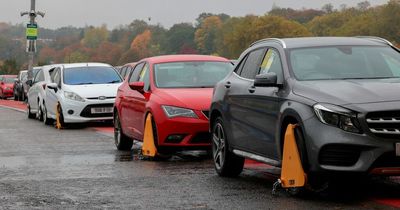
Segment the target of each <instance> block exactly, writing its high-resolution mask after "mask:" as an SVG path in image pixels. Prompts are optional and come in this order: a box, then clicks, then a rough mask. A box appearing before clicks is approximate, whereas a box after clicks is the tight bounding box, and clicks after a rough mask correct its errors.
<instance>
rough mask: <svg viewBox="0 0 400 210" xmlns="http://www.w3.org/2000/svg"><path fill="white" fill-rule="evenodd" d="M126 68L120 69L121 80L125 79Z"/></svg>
mask: <svg viewBox="0 0 400 210" xmlns="http://www.w3.org/2000/svg"><path fill="white" fill-rule="evenodd" d="M127 68H128V67H123V68H122V70H121V77H122V78H123V79H125V77H126V69H127Z"/></svg>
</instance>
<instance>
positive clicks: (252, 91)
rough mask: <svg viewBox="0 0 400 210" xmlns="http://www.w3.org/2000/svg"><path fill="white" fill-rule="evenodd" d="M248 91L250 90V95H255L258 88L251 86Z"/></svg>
mask: <svg viewBox="0 0 400 210" xmlns="http://www.w3.org/2000/svg"><path fill="white" fill-rule="evenodd" d="M248 90H249V92H250V93H254V92H256V87H254V86H251V87H249V89H248Z"/></svg>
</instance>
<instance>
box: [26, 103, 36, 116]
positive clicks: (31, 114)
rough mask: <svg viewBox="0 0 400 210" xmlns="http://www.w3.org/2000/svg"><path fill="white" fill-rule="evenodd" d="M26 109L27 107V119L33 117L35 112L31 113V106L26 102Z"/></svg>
mask: <svg viewBox="0 0 400 210" xmlns="http://www.w3.org/2000/svg"><path fill="white" fill-rule="evenodd" d="M27 109H28V110H27V111H26V113H27V115H28V119H35V117H36V114H33V113H32V112H31V106H29V103H28V106H27Z"/></svg>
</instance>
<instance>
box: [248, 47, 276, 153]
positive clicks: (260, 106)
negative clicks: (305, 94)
mask: <svg viewBox="0 0 400 210" xmlns="http://www.w3.org/2000/svg"><path fill="white" fill-rule="evenodd" d="M257 69H258V71H257V75H260V74H266V73H270V72H274V73H275V74H276V75H277V78H278V80H277V81H278V84H283V69H282V62H281V58H280V55H279V51H278V50H276V49H274V48H268V49H267V51H266V53H265V54H264V56H263V59H262V61H261V65H260V66H257ZM255 76H256V75H254V77H252V79H253V80H254V78H255ZM247 90H248V94H247V95H245V96H244V98H243V100H244V101H246V102H245V103H244V104H245V106H247V107H248V108H247V109H246V110H247V111H248V115H249V117H248V118H246V120H245V122H244V123H245V124H247V125H249V127H250V133H249V134H250V136H249V139H252V143H251V144H250V147H249V149H250V150H251V152H253V153H257V154H260V155H262V156H265V157H269V158H272V159H278V151H277V150H276V148H277V145H276V141H275V136H276V129H277V125H278V117H279V112H280V104H281V102H282V100H283V99H282V93H283V91H282V90H281V89H279V88H278V87H255V86H254V83H253V84H251V86H250V87H248V89H247Z"/></svg>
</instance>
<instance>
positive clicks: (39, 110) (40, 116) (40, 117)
mask: <svg viewBox="0 0 400 210" xmlns="http://www.w3.org/2000/svg"><path fill="white" fill-rule="evenodd" d="M36 119H38V120H39V121H43V109H42V106H40V103H38V111H37V112H36Z"/></svg>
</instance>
